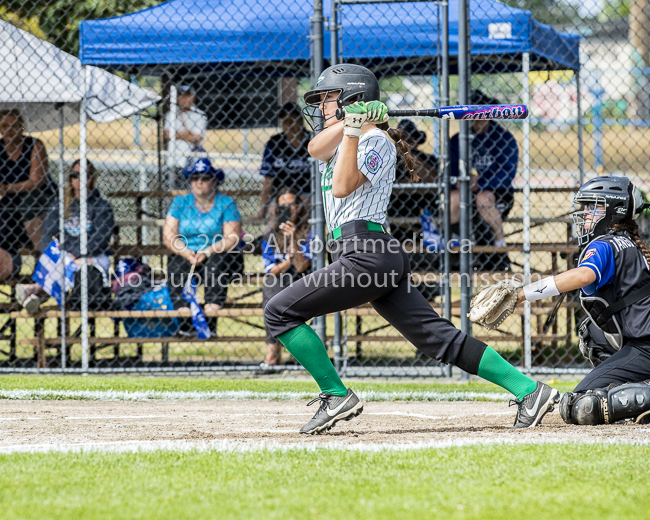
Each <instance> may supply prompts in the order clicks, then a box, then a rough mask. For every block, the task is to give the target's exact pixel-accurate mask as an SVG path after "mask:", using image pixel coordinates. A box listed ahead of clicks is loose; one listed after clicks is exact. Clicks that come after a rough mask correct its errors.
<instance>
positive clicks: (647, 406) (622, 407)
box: [606, 383, 650, 423]
mask: <svg viewBox="0 0 650 520" xmlns="http://www.w3.org/2000/svg"><path fill="white" fill-rule="evenodd" d="M648 411H650V385H648V384H646V383H626V384H624V385H620V386H617V387H616V388H612V389H611V390H610V391H609V392H608V393H607V416H606V420H607V422H609V423H615V422H617V421H622V420H623V419H635V420H636V419H641V421H640V422H643V420H644V419H645V418H646V417H647V415H644V414H645V412H648ZM642 415H643V416H644V417H643V418H641V417H640V416H642Z"/></svg>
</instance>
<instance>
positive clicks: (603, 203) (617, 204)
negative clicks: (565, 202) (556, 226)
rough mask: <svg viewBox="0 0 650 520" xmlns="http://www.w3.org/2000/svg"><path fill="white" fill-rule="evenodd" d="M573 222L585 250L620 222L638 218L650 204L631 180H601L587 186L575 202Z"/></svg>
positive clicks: (620, 178) (597, 179) (600, 178)
mask: <svg viewBox="0 0 650 520" xmlns="http://www.w3.org/2000/svg"><path fill="white" fill-rule="evenodd" d="M573 202H574V204H576V205H577V206H578V208H579V209H578V210H577V211H574V212H573V222H574V224H575V233H576V238H577V239H578V243H579V244H580V245H581V246H582V245H585V244H587V243H589V242H590V241H591V240H593V239H594V238H595V237H598V236H601V235H604V234H606V233H607V231H608V230H610V229H611V228H612V226H613V225H614V224H616V223H617V222H621V221H623V220H627V219H634V218H636V217H638V216H639V215H640V214H641V213H642V212H643V210H644V209H646V208H647V207H648V204H644V201H643V195H642V194H641V192H640V191H639V189H638V188H637V187H636V186H634V184H632V183H631V182H630V179H628V178H627V177H610V176H605V177H597V178H595V179H592V180H590V181H587V182H586V183H584V184H583V185H582V186H581V187H580V189H579V190H578V193H577V194H576V196H575V198H574V199H573Z"/></svg>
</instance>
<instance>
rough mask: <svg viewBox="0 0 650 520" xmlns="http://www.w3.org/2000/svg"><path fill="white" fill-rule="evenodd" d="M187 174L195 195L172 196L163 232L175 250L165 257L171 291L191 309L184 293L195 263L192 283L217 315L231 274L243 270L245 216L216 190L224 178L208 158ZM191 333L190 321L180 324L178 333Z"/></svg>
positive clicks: (176, 303) (174, 298)
mask: <svg viewBox="0 0 650 520" xmlns="http://www.w3.org/2000/svg"><path fill="white" fill-rule="evenodd" d="M183 174H184V175H185V176H186V177H187V178H189V180H190V186H191V193H189V194H188V195H182V196H179V197H175V198H174V201H173V202H172V205H171V207H170V208H169V211H168V212H167V219H166V221H165V227H164V228H163V240H164V243H165V246H167V248H168V249H169V250H170V252H171V254H170V255H169V257H168V259H167V274H168V286H169V293H170V295H171V298H172V301H173V303H174V308H176V309H178V308H179V307H188V306H189V304H188V303H187V302H186V301H185V299H184V298H183V295H182V292H183V287H184V285H185V283H186V282H187V276H188V274H189V272H190V270H191V268H192V264H195V265H196V267H195V272H194V280H195V281H196V282H197V283H198V284H199V285H200V284H204V285H205V311H206V312H207V313H211V312H216V311H218V310H219V309H221V307H223V304H224V302H225V301H226V292H227V289H228V284H229V283H230V281H231V278H232V274H234V273H240V272H242V271H243V257H242V253H241V252H240V251H239V249H238V248H237V245H238V244H239V240H240V237H241V234H242V227H241V216H240V214H239V211H238V210H237V205H236V204H235V201H234V200H233V199H232V198H231V197H228V196H226V195H223V194H221V193H219V192H218V187H219V185H220V184H221V183H222V182H223V180H224V177H225V175H224V173H223V171H222V170H220V169H216V168H213V167H212V164H211V163H210V160H209V159H207V158H201V159H197V160H196V162H195V163H194V164H193V165H192V167H191V168H190V169H189V170H186V171H184V172H183ZM191 331H192V328H191V321H190V320H189V319H183V320H181V326H180V332H181V333H183V332H191Z"/></svg>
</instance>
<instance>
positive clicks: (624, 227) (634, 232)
mask: <svg viewBox="0 0 650 520" xmlns="http://www.w3.org/2000/svg"><path fill="white" fill-rule="evenodd" d="M612 229H614V230H616V231H625V232H626V233H627V234H628V235H630V238H631V239H632V242H634V245H636V247H638V248H639V250H640V251H641V253H642V254H643V256H644V257H645V259H646V262H648V265H650V249H648V246H647V245H646V243H645V242H644V241H643V239H642V238H641V235H639V225H638V224H637V223H636V221H635V220H632V219H630V218H628V219H625V220H623V221H622V222H617V223H616V224H614V225H613V226H612Z"/></svg>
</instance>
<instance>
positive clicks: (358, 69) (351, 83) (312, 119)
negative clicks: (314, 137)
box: [303, 63, 379, 130]
mask: <svg viewBox="0 0 650 520" xmlns="http://www.w3.org/2000/svg"><path fill="white" fill-rule="evenodd" d="M330 92H338V93H339V95H338V97H337V98H336V102H337V104H338V108H343V107H346V106H348V105H350V104H352V103H354V102H356V101H365V102H366V103H367V102H368V101H379V82H378V81H377V78H376V77H375V75H374V74H373V73H372V72H371V71H370V70H368V69H367V68H365V67H362V66H361V65H353V64H351V63H341V64H340V65H333V66H331V67H328V68H327V69H325V70H324V71H323V73H322V74H321V75H320V76H319V77H318V81H317V82H316V88H314V89H313V90H309V91H308V92H307V93H305V105H306V106H305V108H304V109H303V111H304V114H305V117H306V119H307V121H308V122H309V125H310V126H311V127H312V130H316V128H317V127H318V126H320V124H321V123H323V122H324V121H325V118H324V117H323V115H322V114H321V111H320V108H319V106H320V103H321V99H322V98H323V95H324V96H327V95H328V94H329V93H330Z"/></svg>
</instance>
